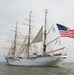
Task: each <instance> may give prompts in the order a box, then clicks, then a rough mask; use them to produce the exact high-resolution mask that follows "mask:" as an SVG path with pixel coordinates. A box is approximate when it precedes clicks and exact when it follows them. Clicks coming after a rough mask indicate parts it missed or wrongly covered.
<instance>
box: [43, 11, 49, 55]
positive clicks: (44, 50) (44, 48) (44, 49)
mask: <svg viewBox="0 0 74 75" xmlns="http://www.w3.org/2000/svg"><path fill="white" fill-rule="evenodd" d="M47 13H48V10H46V11H45V28H44V45H43V53H44V55H45V54H46V24H47Z"/></svg>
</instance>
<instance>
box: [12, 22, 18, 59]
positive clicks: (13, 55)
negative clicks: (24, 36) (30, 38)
mask: <svg viewBox="0 0 74 75" xmlns="http://www.w3.org/2000/svg"><path fill="white" fill-rule="evenodd" d="M16 40H17V22H16V27H15V37H14V47H13V51H12V57H13V58H15V51H16Z"/></svg>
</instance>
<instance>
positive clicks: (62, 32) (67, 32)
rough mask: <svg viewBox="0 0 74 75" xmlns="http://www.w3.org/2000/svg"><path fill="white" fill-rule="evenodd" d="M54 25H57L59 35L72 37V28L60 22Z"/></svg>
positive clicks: (73, 31) (73, 36) (73, 33)
mask: <svg viewBox="0 0 74 75" xmlns="http://www.w3.org/2000/svg"><path fill="white" fill-rule="evenodd" d="M56 25H57V27H58V30H59V32H60V36H61V37H69V38H74V30H72V29H70V28H68V27H66V26H63V25H61V24H56Z"/></svg>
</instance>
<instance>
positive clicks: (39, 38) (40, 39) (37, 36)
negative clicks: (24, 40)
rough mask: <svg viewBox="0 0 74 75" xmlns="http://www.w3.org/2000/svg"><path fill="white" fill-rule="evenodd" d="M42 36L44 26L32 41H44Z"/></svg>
mask: <svg viewBox="0 0 74 75" xmlns="http://www.w3.org/2000/svg"><path fill="white" fill-rule="evenodd" d="M42 37H43V26H42V27H41V29H40V30H39V32H38V34H37V35H36V37H35V38H34V40H33V41H32V43H36V42H42Z"/></svg>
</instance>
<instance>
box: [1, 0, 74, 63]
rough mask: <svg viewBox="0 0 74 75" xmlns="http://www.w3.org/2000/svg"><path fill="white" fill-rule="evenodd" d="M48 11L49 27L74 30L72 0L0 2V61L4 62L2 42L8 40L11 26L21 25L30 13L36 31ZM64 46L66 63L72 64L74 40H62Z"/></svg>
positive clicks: (3, 44)
mask: <svg viewBox="0 0 74 75" xmlns="http://www.w3.org/2000/svg"><path fill="white" fill-rule="evenodd" d="M45 9H48V12H49V13H48V23H47V24H49V25H50V26H51V25H53V24H55V23H60V24H63V25H65V26H67V27H69V28H71V29H74V0H0V61H3V60H4V57H3V55H5V54H6V50H4V49H2V47H4V46H6V45H5V43H4V41H5V40H6V39H10V38H11V37H10V36H12V35H11V34H10V33H11V32H10V29H11V28H12V27H11V26H15V24H16V20H18V24H22V23H23V22H25V21H24V18H28V17H29V12H30V11H32V19H33V20H34V21H35V23H34V25H35V26H36V28H37V29H36V30H37V31H38V29H40V27H41V26H42V25H43V24H44V12H45ZM64 40H65V42H64V41H63V42H64V44H66V45H67V47H68V48H69V50H68V52H67V54H68V58H67V60H66V61H72V62H74V58H73V57H74V48H73V47H74V39H70V38H64Z"/></svg>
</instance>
